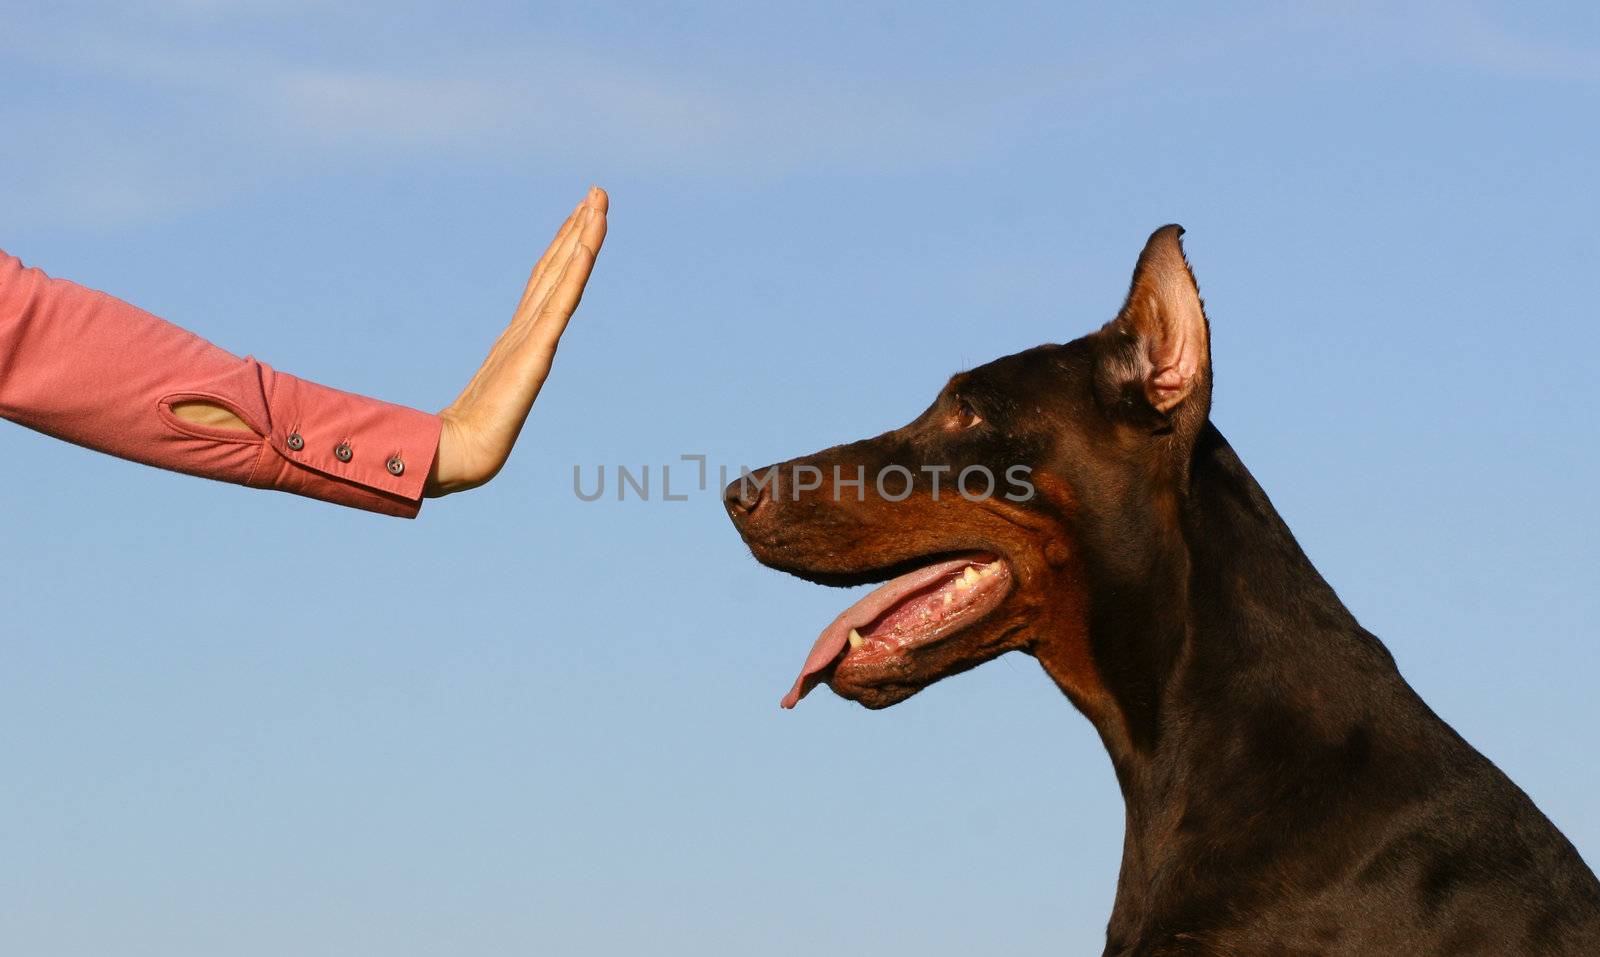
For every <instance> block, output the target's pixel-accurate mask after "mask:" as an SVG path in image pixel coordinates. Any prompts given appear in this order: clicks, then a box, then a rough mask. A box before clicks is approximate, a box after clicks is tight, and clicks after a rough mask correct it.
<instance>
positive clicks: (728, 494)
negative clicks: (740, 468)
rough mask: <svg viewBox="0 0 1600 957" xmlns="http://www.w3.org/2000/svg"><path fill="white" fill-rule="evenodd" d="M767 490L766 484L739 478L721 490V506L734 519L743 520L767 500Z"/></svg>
mask: <svg viewBox="0 0 1600 957" xmlns="http://www.w3.org/2000/svg"><path fill="white" fill-rule="evenodd" d="M767 489H768V486H767V484H765V483H762V482H758V481H756V480H754V479H752V478H748V477H743V476H741V477H740V478H738V479H736V480H734V481H732V482H729V483H728V487H727V488H725V489H723V490H722V504H723V506H724V507H725V508H727V510H728V514H729V515H731V516H733V517H734V518H735V519H740V518H745V517H746V516H749V515H752V514H754V512H755V510H756V509H758V508H760V507H761V503H763V502H765V501H766V500H767Z"/></svg>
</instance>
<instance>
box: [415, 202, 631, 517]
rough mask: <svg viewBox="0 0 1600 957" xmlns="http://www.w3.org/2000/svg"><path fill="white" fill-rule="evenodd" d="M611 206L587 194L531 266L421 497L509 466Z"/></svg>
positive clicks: (456, 406)
mask: <svg viewBox="0 0 1600 957" xmlns="http://www.w3.org/2000/svg"><path fill="white" fill-rule="evenodd" d="M608 207H609V201H608V199H607V197H606V193H605V190H603V189H600V188H599V187H594V188H593V189H591V190H589V195H588V196H586V197H585V198H584V200H583V202H582V203H579V204H578V208H577V209H575V210H573V211H572V215H571V216H568V217H567V221H566V222H565V223H563V224H562V225H561V229H560V230H559V231H557V233H556V238H555V239H554V240H553V241H552V242H551V243H550V247H549V248H548V249H546V250H545V252H544V255H543V256H542V257H540V259H539V262H538V264H537V265H535V266H534V267H533V274H532V275H530V276H529V277H528V285H527V288H525V289H524V290H523V291H522V301H521V302H520V303H518V305H517V309H516V312H514V313H513V314H512V316H511V324H510V325H508V326H507V327H506V330H505V332H503V333H501V335H500V338H499V339H498V340H497V341H496V342H495V344H494V347H493V348H492V349H490V350H489V356H488V358H486V359H484V361H483V365H482V366H481V367H479V369H478V371H477V374H475V375H474V376H473V377H472V380H471V381H470V382H468V383H467V387H466V388H465V389H463V390H462V392H461V394H460V395H459V396H457V397H456V400H455V401H454V402H452V403H450V405H448V406H446V407H445V408H444V409H443V410H442V411H440V413H439V418H440V419H441V420H443V422H444V428H443V430H442V431H441V433H440V436H439V451H438V454H437V455H436V456H435V457H434V462H433V470H432V471H431V472H430V473H429V474H428V482H427V485H426V486H424V489H423V494H425V495H427V496H429V497H438V496H440V495H449V494H451V493H452V492H461V491H465V490H466V489H469V488H477V487H478V486H479V485H482V484H484V483H485V482H487V481H489V480H490V479H492V478H494V477H495V475H496V474H497V473H499V471H500V469H501V467H502V466H504V465H505V464H506V459H507V458H508V457H509V456H510V455H511V447H512V446H513V445H515V444H516V441H517V435H518V434H519V433H521V431H522V423H523V422H524V421H526V420H527V418H528V410H529V409H531V408H532V407H533V400H534V399H535V398H537V397H538V395H539V389H540V388H541V387H542V386H543V385H544V380H545V378H546V377H547V376H549V374H550V365H551V363H552V362H553V361H554V359H555V355H556V344H557V343H558V342H559V341H560V340H561V333H562V332H563V331H565V330H566V328H567V322H568V320H570V319H571V318H572V312H573V310H574V309H576V308H577V307H578V300H579V299H581V298H582V296H583V287H584V284H585V283H586V282H588V280H589V273H590V271H591V270H593V269H594V260H595V256H596V254H598V253H599V252H600V245H601V244H602V243H603V242H605V238H606V210H607V208H608Z"/></svg>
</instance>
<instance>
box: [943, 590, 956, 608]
mask: <svg viewBox="0 0 1600 957" xmlns="http://www.w3.org/2000/svg"><path fill="white" fill-rule="evenodd" d="M955 600H956V596H954V595H952V594H950V593H949V592H945V593H944V603H945V604H946V605H948V604H950V603H951V602H953V601H955Z"/></svg>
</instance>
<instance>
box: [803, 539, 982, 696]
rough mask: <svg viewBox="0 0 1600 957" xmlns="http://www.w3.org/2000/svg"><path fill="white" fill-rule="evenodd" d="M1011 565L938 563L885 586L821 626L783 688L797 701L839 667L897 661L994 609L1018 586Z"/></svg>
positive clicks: (968, 560) (972, 558) (976, 560)
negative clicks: (795, 673)
mask: <svg viewBox="0 0 1600 957" xmlns="http://www.w3.org/2000/svg"><path fill="white" fill-rule="evenodd" d="M1011 582H1012V574H1011V566H1010V565H1008V564H1007V563H1006V562H1005V561H1004V560H1003V559H1000V558H997V557H995V556H993V555H987V554H978V555H967V556H963V557H960V558H954V559H950V560H948V561H940V562H935V563H933V564H930V565H925V566H923V567H921V568H918V569H916V570H914V571H911V572H907V573H906V574H904V575H900V576H899V577H897V578H893V579H891V580H889V581H887V582H885V583H884V584H882V585H880V586H878V587H877V588H876V589H874V590H873V591H872V592H871V593H870V594H868V595H867V596H866V597H865V598H862V599H861V600H860V601H858V602H856V603H855V604H854V605H851V606H850V607H849V608H846V609H845V610H844V611H843V612H842V613H840V615H839V617H837V618H835V619H834V620H833V623H832V624H830V625H829V626H828V627H826V628H824V629H823V630H822V634H820V635H818V636H817V640H816V642H815V643H814V644H813V645H812V646H811V653H810V654H809V655H807V656H806V662H805V664H804V665H803V666H802V667H801V669H800V676H799V677H798V678H796V679H795V682H794V687H792V688H790V689H789V693H788V694H786V695H784V697H783V702H782V705H783V707H785V708H793V707H794V706H795V705H797V704H799V703H800V699H801V698H804V697H805V696H806V695H807V694H808V693H809V692H810V691H811V689H812V688H814V687H816V686H817V685H818V684H820V683H821V682H823V681H826V680H828V679H829V677H831V676H832V674H833V673H834V672H835V671H836V670H837V669H840V668H850V669H852V670H854V669H855V668H857V667H858V666H860V667H861V668H863V669H865V670H869V671H870V670H874V669H875V668H878V667H882V666H887V665H892V664H893V663H894V662H895V661H897V660H898V659H901V658H903V657H904V656H905V655H907V654H908V653H911V652H913V651H914V650H916V649H920V648H925V647H928V646H931V645H935V644H938V643H940V642H942V641H945V640H946V639H948V638H950V637H952V636H953V635H956V634H957V633H959V632H961V631H963V630H965V629H966V628H968V627H970V626H971V625H973V624H975V623H976V622H977V621H978V620H980V619H982V618H983V617H984V616H986V615H988V614H989V613H990V612H991V611H993V610H994V609H995V607H996V606H998V605H999V604H1000V602H1001V600H1003V599H1004V598H1005V597H1006V595H1007V594H1008V593H1010V591H1011Z"/></svg>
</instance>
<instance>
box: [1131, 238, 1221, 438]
mask: <svg viewBox="0 0 1600 957" xmlns="http://www.w3.org/2000/svg"><path fill="white" fill-rule="evenodd" d="M1182 235H1183V227H1182V226H1178V225H1170V226H1163V227H1161V228H1160V229H1158V230H1156V231H1155V232H1154V233H1151V234H1150V239H1149V241H1148V242H1146V243H1145V247H1144V252H1142V253H1140V254H1139V264H1138V265H1137V266H1135V267H1134V270H1133V284H1132V286H1130V287H1129V289H1128V301H1127V302H1126V303H1124V304H1123V306H1122V311H1121V312H1120V313H1118V314H1117V318H1116V319H1115V320H1114V321H1113V322H1112V323H1111V324H1110V327H1109V328H1108V331H1110V332H1112V333H1113V336H1114V338H1115V339H1117V340H1120V344H1121V345H1122V346H1123V347H1124V348H1121V349H1119V350H1118V351H1119V352H1121V353H1122V355H1121V356H1120V358H1121V360H1122V361H1121V362H1120V363H1119V365H1120V366H1121V367H1122V368H1121V372H1122V373H1123V374H1122V375H1121V376H1119V378H1123V380H1124V381H1123V383H1121V384H1122V385H1125V386H1134V387H1135V388H1136V390H1137V389H1138V388H1139V387H1142V391H1143V394H1144V398H1145V400H1146V401H1147V402H1148V403H1149V405H1150V407H1151V408H1152V409H1154V410H1155V411H1157V412H1159V413H1162V414H1168V413H1171V412H1172V411H1173V410H1174V409H1176V408H1177V407H1178V406H1179V405H1180V404H1182V403H1184V402H1185V401H1186V400H1188V399H1189V398H1190V397H1191V396H1197V399H1201V400H1202V401H1197V402H1195V403H1191V404H1192V405H1201V406H1204V405H1209V402H1207V401H1203V400H1204V399H1208V398H1209V395H1210V378H1211V332H1210V328H1209V326H1208V325H1207V322H1206V311H1205V305H1204V303H1202V302H1201V301H1200V287H1199V285H1198V284H1197V283H1196V282H1195V281H1194V273H1193V272H1191V271H1190V270H1189V261H1188V260H1187V259H1185V258H1184V256H1183V244H1182V243H1181V242H1180V241H1179V239H1178V237H1180V236H1182ZM1129 379H1133V380H1136V381H1128V380H1129ZM1197 394H1198V395H1197ZM1206 411H1207V410H1205V409H1201V410H1200V411H1199V413H1198V414H1199V416H1200V417H1201V418H1204V416H1205V413H1206ZM1186 417H1188V416H1186Z"/></svg>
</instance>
